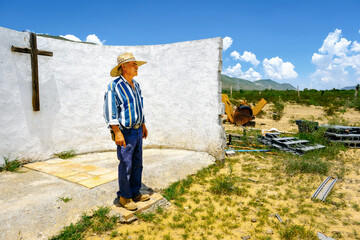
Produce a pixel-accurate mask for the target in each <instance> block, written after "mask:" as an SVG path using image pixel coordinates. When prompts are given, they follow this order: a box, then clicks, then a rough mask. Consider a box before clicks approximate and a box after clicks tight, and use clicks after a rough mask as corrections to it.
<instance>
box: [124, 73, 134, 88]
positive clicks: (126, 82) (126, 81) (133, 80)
mask: <svg viewBox="0 0 360 240" xmlns="http://www.w3.org/2000/svg"><path fill="white" fill-rule="evenodd" d="M120 79H121V80H122V81H124V82H125V83H127V84H129V86H130V87H131V85H130V83H129V82H128V81H127V80H126V79H125V78H124V77H123V75H120ZM132 81H133V84H134V87H135V88H136V84H135V83H136V81H135V79H132Z"/></svg>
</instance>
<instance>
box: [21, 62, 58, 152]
mask: <svg viewBox="0 0 360 240" xmlns="http://www.w3.org/2000/svg"><path fill="white" fill-rule="evenodd" d="M17 57H19V56H17ZM25 57H26V56H25ZM27 57H28V56H27ZM29 61H30V59H29ZM43 64H44V63H43ZM15 65H16V68H17V71H16V75H15V76H16V79H17V84H18V89H19V90H20V93H21V94H20V96H21V103H22V104H21V106H22V108H23V113H24V117H25V120H26V124H27V129H28V132H29V135H30V138H31V139H34V140H33V141H32V142H30V143H23V144H27V145H29V146H30V147H34V148H39V147H40V148H41V150H42V151H43V152H50V153H52V151H51V150H52V148H53V143H54V139H53V138H52V137H51V136H52V131H53V130H54V128H56V126H55V119H56V115H57V114H58V112H59V109H60V100H59V93H58V89H57V86H56V80H55V75H54V74H50V75H49V76H50V78H48V79H43V78H42V77H41V72H40V71H39V92H40V111H38V112H34V111H33V107H32V82H31V81H30V82H28V81H26V79H29V77H26V76H23V75H24V74H30V75H31V67H30V71H20V69H21V68H22V66H19V65H18V64H17V62H15ZM45 67H46V63H45ZM20 140H21V139H20Z"/></svg>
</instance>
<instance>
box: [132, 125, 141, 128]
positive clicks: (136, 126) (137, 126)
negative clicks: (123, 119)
mask: <svg viewBox="0 0 360 240" xmlns="http://www.w3.org/2000/svg"><path fill="white" fill-rule="evenodd" d="M139 127H141V125H140V124H136V125H134V126H133V127H132V128H133V129H138V128H139Z"/></svg>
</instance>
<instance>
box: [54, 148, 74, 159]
mask: <svg viewBox="0 0 360 240" xmlns="http://www.w3.org/2000/svg"><path fill="white" fill-rule="evenodd" d="M54 155H55V156H56V157H58V158H61V159H68V158H72V157H75V156H76V152H75V150H69V151H64V152H60V153H55V154H54Z"/></svg>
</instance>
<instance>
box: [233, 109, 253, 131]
mask: <svg viewBox="0 0 360 240" xmlns="http://www.w3.org/2000/svg"><path fill="white" fill-rule="evenodd" d="M253 119H254V116H253V111H252V109H251V107H249V106H247V105H240V106H238V107H237V108H236V110H235V113H234V123H235V125H240V126H243V125H244V124H246V123H248V122H250V121H251V120H253Z"/></svg>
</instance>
